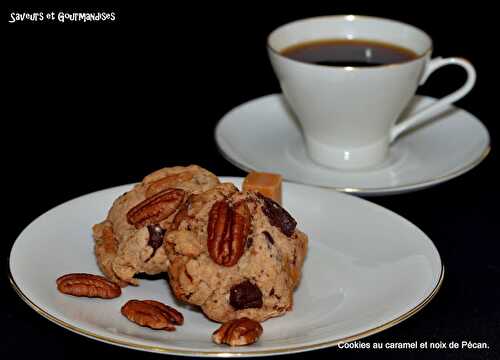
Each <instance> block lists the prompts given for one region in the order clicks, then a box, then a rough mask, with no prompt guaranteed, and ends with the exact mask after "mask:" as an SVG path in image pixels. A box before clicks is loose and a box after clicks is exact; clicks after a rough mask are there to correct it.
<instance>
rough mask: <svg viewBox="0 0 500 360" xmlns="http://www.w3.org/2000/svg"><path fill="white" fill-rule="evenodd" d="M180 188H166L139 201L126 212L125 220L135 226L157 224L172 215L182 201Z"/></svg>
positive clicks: (182, 196) (183, 195) (183, 192)
mask: <svg viewBox="0 0 500 360" xmlns="http://www.w3.org/2000/svg"><path fill="white" fill-rule="evenodd" d="M185 196H186V193H185V191H184V190H181V189H166V190H163V191H161V192H159V193H157V194H156V195H154V196H152V197H150V198H147V199H146V200H144V201H142V202H140V203H139V204H137V205H136V206H134V207H133V208H132V209H130V210H129V211H128V213H127V221H128V222H129V224H132V225H134V226H135V227H136V228H141V227H143V226H147V225H154V224H158V223H159V222H160V221H162V220H164V219H166V218H168V217H169V216H170V215H172V214H173V213H174V212H175V211H176V210H177V209H178V208H179V206H181V205H182V203H183V202H184V198H185Z"/></svg>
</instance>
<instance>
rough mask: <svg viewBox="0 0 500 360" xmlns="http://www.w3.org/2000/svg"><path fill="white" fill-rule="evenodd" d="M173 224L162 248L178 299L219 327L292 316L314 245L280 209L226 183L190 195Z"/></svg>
mask: <svg viewBox="0 0 500 360" xmlns="http://www.w3.org/2000/svg"><path fill="white" fill-rule="evenodd" d="M173 224H174V225H173V226H172V229H171V231H169V232H168V233H167V234H166V236H165V241H164V247H165V251H166V254H167V257H168V258H169V264H168V269H167V273H168V276H169V282H170V286H171V288H172V291H173V293H174V294H175V296H176V297H177V298H178V299H180V300H182V301H184V302H187V303H189V304H192V305H197V306H200V307H201V309H202V310H203V312H204V313H205V315H206V316H207V317H209V318H210V319H212V320H214V321H217V322H226V321H229V320H232V319H236V318H243V317H247V318H250V319H253V320H256V321H264V320H266V319H268V318H270V317H274V316H279V315H283V314H284V313H286V312H287V311H289V310H291V309H292V306H293V290H294V288H295V287H296V286H297V284H298V283H299V280H300V275H301V269H302V265H303V262H304V258H305V256H306V252H307V242H308V239H307V236H306V235H305V234H304V233H303V232H301V231H300V230H298V229H297V228H296V222H295V220H294V219H293V218H292V217H291V216H290V214H288V213H287V212H286V211H285V210H284V209H283V208H282V207H281V206H280V205H278V204H277V203H275V202H274V201H272V200H271V199H268V198H266V197H264V196H262V195H260V194H257V193H254V192H239V191H238V189H237V188H235V187H234V185H232V184H220V185H217V186H215V187H214V188H212V189H210V190H208V191H206V192H204V193H200V194H196V195H191V196H190V198H189V199H188V201H186V203H185V204H184V205H183V207H182V208H181V209H180V210H179V211H178V212H177V214H176V217H175V218H174V220H173Z"/></svg>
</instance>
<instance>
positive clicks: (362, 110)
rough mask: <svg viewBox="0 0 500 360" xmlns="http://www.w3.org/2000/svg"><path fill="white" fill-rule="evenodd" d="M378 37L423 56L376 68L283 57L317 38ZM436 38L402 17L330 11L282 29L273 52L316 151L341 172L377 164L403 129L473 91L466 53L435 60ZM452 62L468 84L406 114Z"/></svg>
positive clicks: (272, 42) (273, 36) (281, 79)
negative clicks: (423, 88)
mask: <svg viewBox="0 0 500 360" xmlns="http://www.w3.org/2000/svg"><path fill="white" fill-rule="evenodd" d="M328 39H349V40H350V39H353V40H371V41H377V42H383V43H388V44H393V45H397V46H400V47H403V48H407V49H410V50H413V51H414V52H415V53H416V54H417V55H418V56H417V57H416V58H415V59H412V60H409V61H406V62H402V63H394V64H387V65H380V66H370V67H335V66H325V65H317V64H311V63H306V62H300V61H297V60H293V59H290V58H288V57H286V56H284V55H282V54H281V51H282V50H284V49H286V48H288V47H290V46H293V45H297V44H301V43H306V42H310V41H316V40H328ZM431 52H432V40H431V38H430V37H429V36H428V35H427V34H426V33H425V32H423V31H422V30H419V29H418V28H416V27H414V26H411V25H408V24H404V23H401V22H398V21H393V20H388V19H382V18H376V17H367V16H357V15H342V16H323V17H315V18H310V19H304V20H298V21H294V22H291V23H289V24H286V25H283V26H281V27H279V28H277V29H276V30H274V31H273V32H272V33H271V34H270V35H269V37H268V53H269V57H270V59H271V63H272V66H273V68H274V71H275V73H276V76H277V77H278V79H279V82H280V85H281V88H282V90H283V94H284V96H285V98H286V100H287V102H288V103H289V105H290V107H291V108H292V110H293V112H294V113H295V114H296V116H297V118H298V120H299V123H300V125H301V126H302V130H303V134H304V139H305V143H306V147H307V150H308V153H309V156H310V157H311V158H312V159H313V160H314V161H315V162H317V163H319V164H321V165H325V166H329V167H335V168H341V169H359V168H366V167H372V166H376V165H377V164H380V163H381V162H383V160H384V159H385V158H386V157H387V155H388V151H389V145H390V144H391V143H392V142H393V141H394V140H395V139H396V138H397V137H398V136H399V135H400V134H401V133H403V132H405V131H407V130H409V129H411V128H414V127H415V126H418V125H420V124H422V123H424V122H426V121H427V120H429V119H430V118H431V117H432V116H433V115H436V114H437V113H439V112H440V111H442V110H443V109H444V108H446V107H447V105H448V104H451V103H453V102H455V101H457V100H458V99H460V98H462V97H463V96H465V95H466V94H467V93H468V92H469V91H470V90H471V89H472V87H473V86H474V83H475V80H476V72H475V70H474V67H473V66H472V65H471V64H470V63H469V62H468V61H467V60H465V59H463V58H456V57H450V58H441V57H437V58H434V59H431ZM445 65H459V66H461V67H463V68H464V69H465V71H466V72H467V80H466V82H465V84H464V85H463V86H462V87H461V88H460V89H458V90H457V91H455V92H453V93H451V94H450V95H447V96H445V97H444V98H442V99H440V100H439V101H437V102H436V103H434V104H432V105H430V106H429V107H428V108H425V109H423V110H421V111H420V112H419V113H417V114H414V115H412V116H410V117H409V118H406V119H402V121H400V122H398V124H397V125H396V121H397V120H398V117H399V116H400V115H401V113H402V112H403V110H404V109H405V107H406V106H407V104H408V103H409V102H410V100H411V99H412V97H413V96H414V95H415V91H416V89H417V87H418V86H419V85H422V84H423V83H424V82H425V81H426V80H427V78H428V77H429V75H430V74H431V73H433V72H434V71H435V70H436V69H439V68H440V67H442V66H445Z"/></svg>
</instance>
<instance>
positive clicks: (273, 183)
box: [243, 172, 282, 205]
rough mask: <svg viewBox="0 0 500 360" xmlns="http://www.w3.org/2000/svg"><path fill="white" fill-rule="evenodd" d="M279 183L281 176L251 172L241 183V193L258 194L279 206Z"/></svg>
mask: <svg viewBox="0 0 500 360" xmlns="http://www.w3.org/2000/svg"><path fill="white" fill-rule="evenodd" d="M281 182H282V177H281V175H278V174H271V173H263V172H251V173H250V174H248V175H247V177H246V178H245V180H244V181H243V191H256V192H259V193H261V194H262V195H264V196H266V197H268V198H270V199H272V200H274V201H276V202H277V203H278V204H280V205H281Z"/></svg>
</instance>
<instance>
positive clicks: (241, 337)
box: [212, 317, 264, 346]
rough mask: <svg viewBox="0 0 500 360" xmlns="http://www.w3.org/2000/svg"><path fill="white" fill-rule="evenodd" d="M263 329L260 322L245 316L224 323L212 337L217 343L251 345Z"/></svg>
mask: <svg viewBox="0 0 500 360" xmlns="http://www.w3.org/2000/svg"><path fill="white" fill-rule="evenodd" d="M263 331H264V330H263V329H262V326H261V325H260V324H259V322H257V321H255V320H251V319H249V318H245V317H244V318H241V319H235V320H231V321H228V322H226V323H224V324H222V326H221V327H220V328H218V329H217V330H216V331H215V332H214V333H213V335H212V339H213V341H214V342H215V343H216V344H227V345H230V346H242V345H250V344H253V343H254V342H256V341H257V340H258V339H259V337H260V336H261V335H262V332H263Z"/></svg>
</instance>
